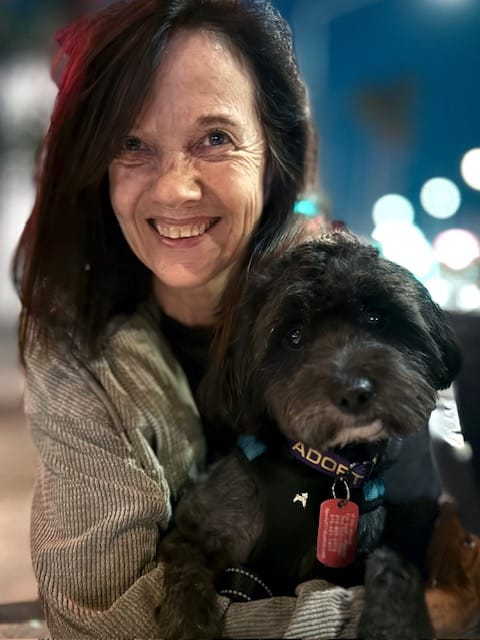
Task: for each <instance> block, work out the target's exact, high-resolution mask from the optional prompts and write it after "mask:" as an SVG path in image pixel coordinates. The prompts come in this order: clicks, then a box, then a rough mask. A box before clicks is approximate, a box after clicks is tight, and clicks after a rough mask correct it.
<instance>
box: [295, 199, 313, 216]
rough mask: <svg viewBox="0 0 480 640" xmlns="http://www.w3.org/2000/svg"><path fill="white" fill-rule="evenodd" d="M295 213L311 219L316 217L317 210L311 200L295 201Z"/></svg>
mask: <svg viewBox="0 0 480 640" xmlns="http://www.w3.org/2000/svg"><path fill="white" fill-rule="evenodd" d="M293 210H294V212H295V213H298V214H300V215H302V216H308V217H309V218H313V217H315V216H317V215H318V208H317V205H316V204H315V202H312V200H297V202H296V203H295V206H294V207H293Z"/></svg>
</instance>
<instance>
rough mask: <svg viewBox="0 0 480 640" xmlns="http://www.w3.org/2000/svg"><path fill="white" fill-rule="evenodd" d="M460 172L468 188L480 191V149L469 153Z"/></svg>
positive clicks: (463, 159) (462, 163) (471, 150)
mask: <svg viewBox="0 0 480 640" xmlns="http://www.w3.org/2000/svg"><path fill="white" fill-rule="evenodd" d="M460 171H461V173H462V178H463V179H464V180H465V182H466V183H467V184H468V186H469V187H472V189H477V190H478V191H480V148H476V149H470V151H467V153H466V154H465V155H464V156H463V158H462V162H461V165H460Z"/></svg>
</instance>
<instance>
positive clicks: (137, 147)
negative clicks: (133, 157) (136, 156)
mask: <svg viewBox="0 0 480 640" xmlns="http://www.w3.org/2000/svg"><path fill="white" fill-rule="evenodd" d="M142 150H143V143H142V141H141V140H140V138H136V137H135V136H128V138H125V139H124V141H123V144H122V151H142Z"/></svg>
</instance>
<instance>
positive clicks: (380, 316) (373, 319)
mask: <svg viewBox="0 0 480 640" xmlns="http://www.w3.org/2000/svg"><path fill="white" fill-rule="evenodd" d="M385 320H386V318H385V313H384V312H383V311H382V310H381V309H375V308H373V307H369V308H366V309H364V310H363V312H362V322H364V323H365V324H368V325H370V326H373V327H382V326H383V325H384V324H385Z"/></svg>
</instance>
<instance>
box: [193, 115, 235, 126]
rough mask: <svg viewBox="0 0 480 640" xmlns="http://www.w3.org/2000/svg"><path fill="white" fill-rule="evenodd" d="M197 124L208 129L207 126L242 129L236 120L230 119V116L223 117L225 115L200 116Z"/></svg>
mask: <svg viewBox="0 0 480 640" xmlns="http://www.w3.org/2000/svg"><path fill="white" fill-rule="evenodd" d="M197 124H199V125H200V126H202V127H206V126H211V125H222V126H225V127H240V126H241V124H240V123H239V122H238V121H236V120H234V119H233V118H230V117H229V116H226V115H223V114H220V113H218V114H209V115H205V116H200V117H199V118H198V119H197Z"/></svg>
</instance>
